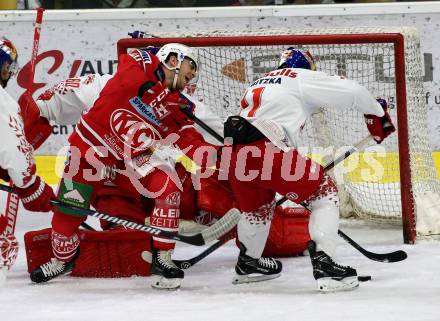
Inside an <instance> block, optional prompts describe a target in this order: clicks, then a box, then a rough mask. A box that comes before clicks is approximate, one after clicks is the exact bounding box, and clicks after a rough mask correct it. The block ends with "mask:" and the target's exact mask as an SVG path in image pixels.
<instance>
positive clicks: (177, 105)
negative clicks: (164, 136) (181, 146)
mask: <svg viewBox="0 0 440 321" xmlns="http://www.w3.org/2000/svg"><path fill="white" fill-rule="evenodd" d="M164 105H165V106H166V107H165V108H166V110H167V114H166V115H165V116H164V117H163V118H162V119H161V122H162V124H163V126H164V127H166V128H167V130H166V131H168V132H178V131H179V130H180V129H182V127H184V126H188V125H192V124H193V121H192V120H190V119H189V118H188V116H187V115H186V114H185V113H184V112H183V111H182V110H187V111H189V112H190V113H192V112H193V110H194V104H193V103H192V102H191V101H190V100H188V99H187V98H186V97H185V96H183V95H182V94H181V93H179V92H173V93H172V94H170V95H169V96H168V97H167V98H166V100H165V102H164Z"/></svg>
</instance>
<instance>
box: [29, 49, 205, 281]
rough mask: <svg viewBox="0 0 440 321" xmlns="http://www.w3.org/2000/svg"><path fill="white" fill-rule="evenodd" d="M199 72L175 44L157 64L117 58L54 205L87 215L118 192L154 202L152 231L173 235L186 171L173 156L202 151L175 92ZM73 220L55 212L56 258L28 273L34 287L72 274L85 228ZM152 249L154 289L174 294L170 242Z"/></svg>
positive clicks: (75, 144) (77, 136)
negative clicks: (107, 193)
mask: <svg viewBox="0 0 440 321" xmlns="http://www.w3.org/2000/svg"><path fill="white" fill-rule="evenodd" d="M197 67H198V66H197V57H196V54H195V53H194V52H193V51H192V49H191V48H189V47H186V46H183V45H180V44H168V45H165V46H163V47H162V48H161V49H160V50H159V52H158V53H157V55H156V56H155V55H153V54H152V53H151V52H148V51H145V50H134V51H132V52H131V53H130V54H127V55H122V56H120V60H119V65H118V70H117V72H116V74H115V75H114V77H113V78H112V79H110V80H109V81H108V82H107V84H106V85H105V87H104V89H103V90H102V92H101V94H100V96H99V98H98V100H97V101H96V102H95V104H94V106H93V107H92V108H91V109H90V110H89V111H88V112H87V113H86V114H85V115H83V117H82V118H81V120H80V122H79V123H78V125H77V126H76V131H75V132H74V133H73V134H72V135H71V136H70V137H69V142H70V144H71V148H70V152H69V159H68V163H67V166H66V168H65V172H64V175H63V179H62V181H61V183H60V186H59V191H58V199H59V200H61V201H63V202H66V203H69V204H73V205H75V206H82V207H88V206H89V205H90V204H93V202H94V200H95V196H96V191H98V190H99V189H100V188H101V187H102V186H105V185H110V186H118V187H119V188H121V189H125V190H127V191H129V192H130V193H134V194H135V193H137V194H139V193H142V194H145V195H146V196H149V197H152V198H154V199H155V207H154V210H153V214H152V221H151V225H153V226H156V227H160V228H161V229H164V230H167V231H177V228H178V218H179V204H180V179H179V175H181V174H182V173H183V172H184V170H183V168H181V167H180V166H179V165H177V166H175V164H174V156H175V155H176V154H180V153H181V150H185V152H186V153H187V155H188V156H192V152H194V150H195V146H200V145H203V144H206V143H205V142H204V140H203V138H202V136H201V135H200V134H199V133H197V132H196V130H195V129H194V127H193V124H192V122H191V121H190V120H188V119H187V118H186V117H185V115H184V114H183V113H182V112H181V111H180V109H181V108H182V107H184V108H188V110H192V109H193V104H192V103H191V102H190V101H189V100H188V99H186V98H185V97H184V96H183V95H182V94H181V93H180V91H181V90H182V89H183V88H184V87H185V86H186V85H187V84H188V83H189V82H190V81H192V80H193V79H194V78H195V76H196V73H197ZM176 134H177V135H176ZM177 147H178V148H180V149H178V148H177ZM175 168H176V170H175ZM69 214H70V215H69ZM72 214H73V215H72ZM74 214H75V213H72V212H69V211H67V210H65V209H63V208H57V209H56V210H55V212H54V217H53V220H52V245H53V252H54V258H52V259H51V260H50V261H49V262H47V263H46V264H43V265H42V266H40V267H39V268H37V269H36V270H34V271H33V272H32V273H31V279H32V280H33V281H34V282H45V281H48V280H50V279H52V278H54V277H56V276H58V275H61V274H65V273H68V272H69V271H71V269H72V266H73V263H74V261H75V258H76V257H77V256H78V253H79V252H78V251H79V249H78V246H79V239H78V237H77V234H76V231H77V228H78V226H79V224H80V223H81V222H82V221H83V220H84V218H83V217H78V216H74ZM153 247H154V248H155V249H156V251H154V253H153V264H152V265H153V273H154V274H157V275H158V278H157V279H156V280H155V281H154V282H153V283H152V285H153V287H158V288H178V287H179V286H180V283H181V280H182V279H183V276H184V275H183V271H181V270H180V269H178V268H177V267H176V266H175V265H174V264H173V262H172V260H171V253H172V250H173V248H174V241H170V240H168V239H163V238H157V237H154V239H153Z"/></svg>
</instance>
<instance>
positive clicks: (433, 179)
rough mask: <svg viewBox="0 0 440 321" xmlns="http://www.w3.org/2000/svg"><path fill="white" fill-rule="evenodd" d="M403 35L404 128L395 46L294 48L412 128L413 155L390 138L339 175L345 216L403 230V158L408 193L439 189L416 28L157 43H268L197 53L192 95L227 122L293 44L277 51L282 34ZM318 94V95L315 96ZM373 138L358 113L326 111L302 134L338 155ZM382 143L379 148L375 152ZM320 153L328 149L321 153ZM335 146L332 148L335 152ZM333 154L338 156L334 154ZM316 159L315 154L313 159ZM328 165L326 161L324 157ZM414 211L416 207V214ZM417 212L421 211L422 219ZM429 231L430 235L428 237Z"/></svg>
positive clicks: (185, 36) (352, 110)
mask: <svg viewBox="0 0 440 321" xmlns="http://www.w3.org/2000/svg"><path fill="white" fill-rule="evenodd" d="M383 33H400V34H402V35H403V36H404V39H405V65H406V70H405V74H406V99H407V117H408V126H407V127H406V126H402V124H399V125H397V113H398V112H399V107H398V105H397V104H396V101H397V98H396V97H397V95H396V88H397V87H396V86H397V85H396V78H395V74H396V67H395V66H396V64H395V61H394V60H395V56H394V50H395V49H394V44H393V43H386V42H385V43H342V44H340V43H338V44H331V43H330V44H328V43H326V44H319V41H318V42H317V43H318V44H307V45H304V44H301V42H298V40H295V43H291V44H289V45H291V46H295V47H300V48H306V49H308V50H309V51H310V52H311V53H312V55H313V56H314V58H315V60H316V63H317V68H318V70H321V71H325V72H327V73H329V74H336V75H340V76H344V77H347V78H350V79H354V80H356V81H358V82H359V83H360V84H362V85H364V86H365V87H367V88H368V90H369V91H370V92H371V93H372V94H373V95H374V96H376V97H380V98H384V99H386V100H387V101H388V104H389V109H390V115H391V118H392V119H393V122H394V124H396V127H398V130H406V129H404V128H407V130H408V135H409V142H408V145H409V155H399V148H398V141H397V137H398V135H397V134H393V135H391V136H390V137H389V138H387V139H386V140H385V142H384V143H383V144H381V147H382V146H383V147H385V149H384V150H381V151H382V152H381V153H374V154H373V153H372V151H370V149H371V148H367V149H366V150H364V151H363V152H361V153H356V154H354V155H352V156H351V157H350V159H349V160H347V161H346V162H345V163H344V164H343V165H342V166H341V167H340V168H342V169H346V170H347V171H348V169H349V168H352V170H350V171H349V172H347V173H344V170H335V175H336V176H338V175H339V176H338V177H336V178H338V182H339V183H341V184H340V186H339V189H340V193H341V199H342V200H343V201H342V203H343V206H342V208H341V209H342V213H343V215H351V214H355V215H357V216H359V217H361V218H364V219H369V220H374V221H385V222H389V223H396V224H401V221H402V218H401V215H402V214H401V213H402V206H401V191H400V169H399V157H406V158H408V157H409V159H410V174H411V177H412V180H411V183H412V190H411V187H410V188H409V190H407V191H405V192H406V193H414V194H416V193H425V192H426V191H432V192H433V193H436V194H438V193H439V192H440V186H439V182H438V178H437V174H436V170H435V167H434V162H433V159H432V154H431V148H430V146H429V140H428V133H427V110H426V104H425V100H424V92H423V80H422V75H423V74H422V63H421V54H420V43H419V36H418V33H417V30H416V29H413V28H406V27H403V28H386V29H384V28H353V29H325V30H321V29H304V30H294V31H293V30H271V31H267V30H264V31H263V30H261V31H253V32H248V31H231V30H228V31H209V32H203V33H194V34H160V35H151V37H153V38H155V37H161V38H169V37H173V38H181V39H185V41H187V40H188V39H189V38H193V39H196V38H201V37H207V38H206V39H209V37H228V38H229V39H230V38H231V37H238V38H236V39H249V38H250V37H253V36H273V37H268V38H267V39H268V41H262V42H261V43H260V44H258V45H252V46H248V45H240V42H239V41H238V42H237V41H236V42H235V43H237V44H238V45H227V46H223V45H222V46H220V45H218V46H204V45H203V44H201V45H200V43H198V44H197V46H195V45H193V47H197V48H198V54H199V60H200V62H201V69H200V76H199V81H198V83H197V87H196V88H191V93H192V95H193V97H196V99H198V100H200V101H202V102H204V103H205V104H206V105H207V106H208V107H209V108H211V109H212V111H214V112H215V113H217V114H218V115H220V116H221V117H222V118H224V119H225V118H226V117H227V116H228V115H232V114H237V113H239V112H240V100H241V98H242V95H243V94H244V92H245V90H246V89H247V87H248V86H249V83H250V82H252V81H253V80H255V79H258V78H259V77H261V76H263V75H264V74H265V73H266V72H269V71H271V70H273V69H276V68H277V66H278V61H279V56H280V53H281V51H283V50H284V49H285V48H287V47H288V46H289V45H286V44H283V45H272V44H271V43H273V42H272V41H271V39H272V40H273V39H274V38H276V36H280V35H291V34H295V35H321V34H322V35H324V34H338V35H342V34H383ZM316 94H317V95H319V93H318V92H317V93H316ZM367 135H368V131H367V129H366V126H365V123H364V117H363V115H362V114H360V113H359V112H358V111H357V109H356V108H355V107H353V108H350V109H348V110H346V112H345V113H343V114H340V113H338V114H337V113H334V112H332V110H329V109H326V108H325V107H324V106H323V107H322V108H321V113H319V114H316V115H314V116H313V117H312V118H311V119H310V120H309V121H308V122H307V123H306V124H305V127H304V129H303V130H302V132H301V133H300V137H299V138H300V142H301V145H304V146H310V147H314V148H313V149H311V148H310V149H309V152H310V153H312V154H313V151H316V150H319V151H321V152H318V153H316V154H318V156H319V157H321V156H322V155H323V153H322V151H323V150H324V151H328V153H327V154H331V155H327V156H334V154H333V152H334V153H335V154H338V153H339V152H341V151H343V150H344V146H352V145H354V144H356V143H357V142H358V141H360V140H361V139H363V138H364V137H366V136H367ZM375 145H376V144H375V143H374V142H372V143H371V144H370V147H373V146H375ZM317 147H321V148H320V149H317ZM329 147H331V148H329ZM330 151H331V152H330ZM314 156H316V155H314ZM324 160H325V159H324ZM413 211H414V212H415V209H414V208H413ZM415 214H416V213H415ZM422 233H423V231H422Z"/></svg>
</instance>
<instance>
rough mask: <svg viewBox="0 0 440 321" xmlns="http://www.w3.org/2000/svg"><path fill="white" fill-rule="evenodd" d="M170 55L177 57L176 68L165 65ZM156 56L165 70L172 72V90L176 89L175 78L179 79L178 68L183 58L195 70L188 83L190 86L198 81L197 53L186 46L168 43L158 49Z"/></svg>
mask: <svg viewBox="0 0 440 321" xmlns="http://www.w3.org/2000/svg"><path fill="white" fill-rule="evenodd" d="M170 54H175V55H176V57H177V61H178V63H177V66H176V67H170V66H169V65H168V63H167V59H168V57H169V56H170ZM156 56H157V57H158V58H159V61H160V62H161V63H162V64H163V65H164V66H165V68H167V69H168V70H174V71H175V75H174V80H173V87H172V88H173V89H174V88H176V83H177V78H178V77H179V72H180V67H181V65H182V62H183V60H184V59H185V58H188V59H189V61H190V63H191V64H192V65H193V67H194V69H195V77H194V78H193V79H192V80H191V81H190V82H189V83H190V84H194V83H196V82H197V80H198V74H199V69H200V64H199V62H198V56H197V52H196V51H195V50H194V49H193V48H190V47H188V46H185V45H182V44H180V43H169V44H166V45H164V46H162V48H160V49H159V51H158V52H157V54H156Z"/></svg>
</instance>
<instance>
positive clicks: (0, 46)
mask: <svg viewBox="0 0 440 321" xmlns="http://www.w3.org/2000/svg"><path fill="white" fill-rule="evenodd" d="M17 58H18V55H17V49H16V48H15V46H14V45H13V44H12V42H11V41H10V40H8V39H6V38H4V37H2V38H0V71H1V74H3V72H4V68H6V72H7V73H8V74H9V75H8V78H7V79H4V78H3V77H1V81H2V85H3V87H6V83H7V82H8V80H9V78H10V77H11V76H14V75H15V74H16V73H17V71H18V65H17Z"/></svg>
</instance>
